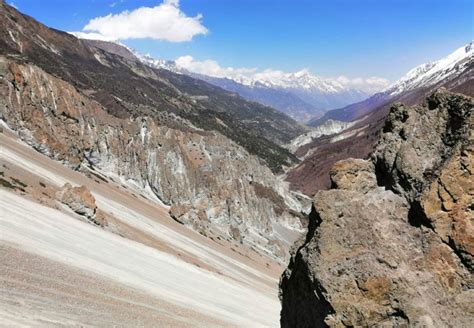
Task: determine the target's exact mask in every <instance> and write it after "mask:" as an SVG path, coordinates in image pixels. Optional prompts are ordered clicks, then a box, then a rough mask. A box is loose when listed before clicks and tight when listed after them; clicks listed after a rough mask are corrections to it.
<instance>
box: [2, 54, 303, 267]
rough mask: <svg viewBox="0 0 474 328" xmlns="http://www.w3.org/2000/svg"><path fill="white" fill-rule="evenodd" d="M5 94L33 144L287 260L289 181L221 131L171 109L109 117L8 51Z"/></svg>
mask: <svg viewBox="0 0 474 328" xmlns="http://www.w3.org/2000/svg"><path fill="white" fill-rule="evenodd" d="M0 95H1V96H0V115H1V119H2V120H4V121H5V122H6V124H7V125H8V126H9V127H10V128H12V129H13V130H15V131H17V132H18V134H19V136H20V137H21V138H22V139H23V140H24V141H26V142H27V143H28V144H30V145H32V146H33V147H34V148H35V149H37V150H38V151H40V152H42V153H44V154H47V155H48V156H50V157H52V158H54V159H56V160H58V161H61V162H62V163H64V164H65V165H68V166H69V167H72V168H74V169H76V170H81V171H83V172H85V173H87V174H94V175H99V176H102V177H106V179H109V178H111V179H114V180H116V181H119V180H121V181H122V183H124V184H126V185H128V186H129V187H130V186H131V187H136V188H138V189H139V190H140V192H141V193H144V194H146V193H148V195H151V196H150V197H155V198H156V197H158V198H159V199H160V200H161V201H162V202H164V203H165V204H167V205H170V206H171V208H170V211H171V214H172V215H173V216H174V217H175V219H176V220H178V221H180V222H182V223H184V224H187V225H189V226H192V227H194V228H195V229H196V230H198V231H200V232H201V233H203V234H206V233H208V232H210V231H214V232H217V233H218V234H220V235H221V236H224V237H225V238H234V239H238V240H241V241H242V242H244V243H248V244H250V245H252V246H254V247H255V248H257V249H260V251H263V252H269V253H271V254H273V255H277V256H280V257H281V258H283V257H284V256H285V250H286V249H287V248H288V246H289V244H290V242H291V241H290V239H291V238H289V239H287V240H286V241H285V238H283V237H282V235H281V234H283V235H284V234H285V233H282V231H289V232H291V231H293V230H294V229H296V230H298V229H301V225H300V220H299V218H298V216H297V215H295V213H296V212H297V211H299V210H300V208H299V203H298V202H297V201H296V200H295V199H294V198H293V197H292V196H291V195H290V194H289V193H288V191H287V188H286V186H285V185H284V183H283V182H281V181H280V180H279V179H278V178H276V177H275V176H274V175H273V173H272V172H271V170H270V169H269V168H268V167H267V166H265V165H263V164H262V163H261V160H260V159H259V158H258V157H256V156H254V155H251V154H249V153H248V152H247V151H246V150H245V149H244V148H243V147H241V146H239V145H237V144H236V143H235V142H233V141H231V140H229V139H228V138H226V137H224V136H223V135H221V134H219V133H217V132H209V131H204V130H201V129H198V128H196V127H194V126H193V125H192V124H191V123H189V122H188V121H186V120H184V119H182V118H180V117H178V116H175V115H174V114H166V113H163V115H162V116H161V117H160V118H154V119H152V118H150V117H146V116H141V117H136V118H118V117H115V116H112V115H110V114H108V113H107V112H106V111H105V109H104V108H103V107H102V106H101V105H100V104H99V103H98V102H96V101H94V100H93V99H91V98H89V97H88V96H87V94H85V93H83V92H80V91H78V90H77V89H76V88H75V87H73V86H72V85H70V84H69V83H67V82H65V81H63V80H61V79H59V78H56V77H53V76H51V75H49V74H48V73H46V72H44V71H43V70H42V69H40V68H38V67H36V66H33V65H27V64H25V65H21V64H18V63H16V62H15V61H12V60H10V59H7V58H5V57H0ZM170 126H175V127H176V128H171V127H170ZM277 231H278V232H277ZM290 234H291V233H290ZM293 235H294V231H293ZM278 240H279V241H278Z"/></svg>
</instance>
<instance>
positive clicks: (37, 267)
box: [0, 125, 282, 327]
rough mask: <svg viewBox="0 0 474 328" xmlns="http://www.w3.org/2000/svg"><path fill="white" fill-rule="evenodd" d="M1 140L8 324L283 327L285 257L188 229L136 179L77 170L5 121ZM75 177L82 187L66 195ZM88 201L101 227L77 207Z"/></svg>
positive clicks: (0, 278)
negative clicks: (132, 181) (28, 141)
mask: <svg viewBox="0 0 474 328" xmlns="http://www.w3.org/2000/svg"><path fill="white" fill-rule="evenodd" d="M0 147H1V152H0V161H1V176H0V182H1V187H0V213H1V215H0V262H1V263H2V265H1V266H0V292H1V295H2V297H1V298H0V322H1V324H0V325H1V326H7V327H18V326H33V327H50V326H57V325H67V326H94V327H96V326H116V327H135V326H140V327H154V326H156V325H157V323H159V324H160V325H164V326H167V327H201V326H202V325H209V326H210V327H214V326H220V327H222V326H232V325H240V326H248V325H261V326H276V325H277V323H278V320H279V313H278V312H279V309H280V306H279V304H278V299H277V289H278V287H277V284H278V275H279V274H280V273H281V270H282V268H281V267H280V265H279V264H278V263H276V262H274V261H273V260H271V259H270V258H268V257H266V256H265V257H262V256H261V254H258V253H256V252H255V251H253V250H251V249H250V248H249V247H247V246H245V245H243V244H241V243H239V242H236V241H232V240H231V239H229V238H223V237H222V236H218V235H217V236H216V235H214V234H211V235H209V236H208V237H204V236H202V235H200V234H198V233H196V232H194V231H192V230H190V229H188V228H186V227H184V226H183V225H181V224H179V223H177V222H175V221H174V220H172V219H171V218H170V216H169V214H168V208H167V207H166V206H164V205H162V204H160V202H159V201H158V200H157V199H156V197H155V198H154V197H153V195H151V194H150V193H145V192H144V191H142V190H140V189H139V188H136V187H134V186H133V185H130V184H125V183H123V182H122V181H120V180H119V179H117V178H115V177H114V178H108V177H105V176H98V175H97V174H95V175H94V174H90V177H86V176H85V175H84V174H80V173H79V172H76V171H72V170H70V169H69V168H67V167H65V166H64V165H61V164H60V163H59V162H57V161H54V160H53V159H50V158H49V157H47V156H45V155H43V154H41V153H39V152H37V151H35V150H34V149H32V148H31V147H30V146H28V145H26V144H25V143H23V142H21V141H20V140H18V138H17V136H16V134H15V133H14V132H12V131H11V130H9V129H8V128H7V127H5V126H4V125H3V126H2V133H1V134H0ZM67 184H70V185H72V186H75V187H74V188H72V190H75V191H80V192H79V193H73V195H74V196H73V198H74V197H75V199H74V202H72V203H71V202H67V203H68V204H69V205H66V204H65V203H64V201H66V200H65V199H64V197H61V195H64V194H63V192H64V191H65V188H64V186H65V185H67ZM85 195H87V197H85ZM90 205H93V206H94V207H95V215H96V216H99V213H100V216H101V217H102V224H101V225H96V224H94V223H92V222H91V221H89V219H88V218H87V215H86V213H85V212H82V214H81V210H80V208H79V207H77V206H84V207H86V206H90ZM73 208H74V210H73ZM226 239H229V240H226Z"/></svg>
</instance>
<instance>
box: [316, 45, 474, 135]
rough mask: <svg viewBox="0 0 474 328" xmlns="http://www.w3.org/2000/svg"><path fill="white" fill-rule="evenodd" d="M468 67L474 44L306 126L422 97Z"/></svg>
mask: <svg viewBox="0 0 474 328" xmlns="http://www.w3.org/2000/svg"><path fill="white" fill-rule="evenodd" d="M472 65H474V44H473V43H472V42H471V43H469V44H467V45H465V46H463V47H460V48H458V49H456V50H455V51H454V52H452V53H451V54H449V55H448V56H446V57H444V58H442V59H440V60H438V61H435V62H431V63H426V64H422V65H420V66H417V67H415V68H413V69H412V70H410V71H409V72H408V73H407V74H406V75H405V76H403V77H402V78H401V79H399V80H398V81H396V82H395V83H394V84H393V85H391V86H390V87H388V88H387V89H386V90H384V91H382V92H379V93H377V94H375V95H373V96H372V97H370V98H368V99H366V100H364V101H362V102H358V103H355V104H351V105H349V106H346V107H343V108H340V109H335V110H333V111H329V112H328V113H326V114H325V115H324V116H323V117H321V118H319V117H317V118H315V119H314V120H311V121H310V122H309V125H310V126H317V125H319V124H322V123H324V122H325V121H326V120H328V119H333V120H339V121H353V120H356V119H359V118H361V117H363V116H365V115H367V114H369V113H370V112H372V111H374V110H375V109H377V108H378V107H380V106H382V105H384V104H387V103H389V102H390V103H392V102H394V101H405V100H406V99H409V98H410V96H411V93H419V91H420V90H423V89H424V93H425V94H429V93H430V92H432V91H433V90H435V89H437V88H438V87H439V86H440V85H444V84H446V83H448V82H449V81H450V80H455V79H456V78H458V77H459V76H461V75H463V74H464V73H465V72H467V71H469V70H470V69H471V68H472ZM415 97H416V98H419V97H420V96H418V95H415Z"/></svg>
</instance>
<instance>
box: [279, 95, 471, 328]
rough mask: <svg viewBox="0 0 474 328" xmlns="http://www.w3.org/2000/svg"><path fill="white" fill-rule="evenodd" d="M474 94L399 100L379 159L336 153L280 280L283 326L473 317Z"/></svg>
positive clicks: (464, 321)
mask: <svg viewBox="0 0 474 328" xmlns="http://www.w3.org/2000/svg"><path fill="white" fill-rule="evenodd" d="M473 131H474V100H473V99H472V98H469V97H465V96H462V95H457V94H451V93H448V92H447V91H444V90H440V91H438V92H437V93H435V94H434V95H432V96H430V97H429V98H428V100H427V103H426V104H425V105H424V106H414V107H406V106H404V105H400V104H399V105H395V106H394V107H392V109H391V112H390V114H389V118H388V120H387V122H386V124H385V127H384V129H383V133H382V137H381V139H380V141H379V143H378V145H377V147H376V151H375V152H374V154H373V156H372V158H371V160H353V159H349V160H346V161H343V162H339V163H337V164H336V165H335V167H334V168H333V170H332V172H331V179H332V186H333V189H332V190H329V191H321V192H319V193H318V194H317V195H316V197H315V199H314V207H313V210H312V213H311V215H310V226H309V231H308V234H307V236H306V238H305V240H301V241H300V242H299V243H297V245H295V250H294V252H293V256H292V259H291V262H290V265H289V267H288V269H287V270H286V271H285V273H284V274H283V276H282V279H281V285H280V287H281V295H280V296H281V300H282V312H281V324H282V327H325V326H330V327H355V326H359V327H360V326H364V327H368V326H372V327H373V326H377V327H379V326H384V327H407V326H415V327H447V326H451V327H468V326H470V325H472V322H473V318H474V307H473V304H474V290H473V288H474V280H473V275H472V273H473V269H474V267H473V262H472V259H473V258H472V256H473V254H474V239H473V236H474V225H473V221H474V214H473V208H472V204H473V202H474V189H473V186H474V184H473V181H474V180H473V164H474V152H473V144H474V137H473V133H472V132H473Z"/></svg>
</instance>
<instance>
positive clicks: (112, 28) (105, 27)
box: [72, 0, 208, 42]
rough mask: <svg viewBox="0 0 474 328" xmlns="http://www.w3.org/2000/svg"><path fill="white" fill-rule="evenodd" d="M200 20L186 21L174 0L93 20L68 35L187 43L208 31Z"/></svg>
mask: <svg viewBox="0 0 474 328" xmlns="http://www.w3.org/2000/svg"><path fill="white" fill-rule="evenodd" d="M201 19H202V16H201V15H197V16H195V17H188V16H186V14H184V13H183V12H182V11H181V9H180V8H179V1H178V0H164V2H163V3H161V4H159V5H157V6H155V7H151V8H150V7H140V8H137V9H135V10H132V11H128V10H127V11H123V12H121V13H119V14H115V15H113V14H109V15H107V16H102V17H96V18H93V19H91V20H90V21H89V23H87V25H86V26H84V28H83V29H82V32H72V34H74V35H76V36H79V37H82V38H94V39H99V40H108V41H110V40H126V39H145V38H150V39H155V40H165V41H170V42H183V41H190V40H192V38H193V37H194V36H196V35H199V34H207V33H208V29H207V28H206V27H205V26H204V25H203V24H202V22H201Z"/></svg>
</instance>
